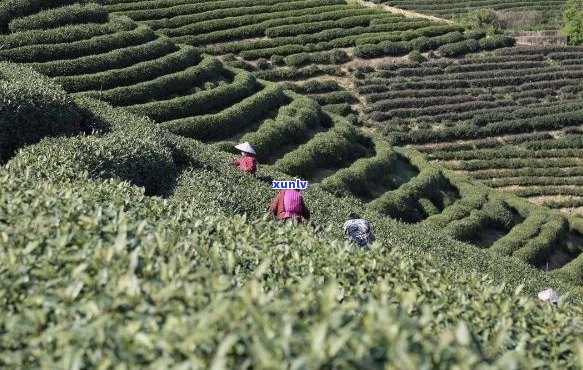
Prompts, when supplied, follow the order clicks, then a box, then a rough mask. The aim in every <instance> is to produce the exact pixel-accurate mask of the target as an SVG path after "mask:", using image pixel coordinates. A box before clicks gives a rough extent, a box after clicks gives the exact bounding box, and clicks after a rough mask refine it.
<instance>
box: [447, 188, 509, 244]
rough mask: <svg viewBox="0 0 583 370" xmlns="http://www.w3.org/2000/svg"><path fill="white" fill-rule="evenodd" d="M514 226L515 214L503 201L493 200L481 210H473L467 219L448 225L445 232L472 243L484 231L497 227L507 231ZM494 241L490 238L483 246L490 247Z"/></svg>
mask: <svg viewBox="0 0 583 370" xmlns="http://www.w3.org/2000/svg"><path fill="white" fill-rule="evenodd" d="M513 226H514V220H513V213H512V211H511V209H510V208H509V206H508V205H507V204H506V203H505V202H504V201H503V200H500V199H493V200H489V201H488V202H487V203H485V204H484V205H483V206H482V208H481V209H479V210H472V211H471V212H470V214H469V215H468V216H467V217H465V218H462V219H459V220H455V221H453V222H451V223H450V224H448V225H447V227H445V229H444V232H446V233H447V234H449V235H451V236H453V237H454V238H456V239H458V240H462V241H472V239H474V238H476V237H477V235H478V234H479V233H480V231H483V230H484V229H487V228H491V227H496V228H497V229H502V230H504V231H507V230H510V229H512V228H513ZM492 239H494V238H490V239H489V240H488V242H487V244H482V245H481V246H485V247H489V246H490V245H491V244H493V243H495V240H492ZM498 240H499V239H498Z"/></svg>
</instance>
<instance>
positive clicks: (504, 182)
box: [482, 173, 583, 188]
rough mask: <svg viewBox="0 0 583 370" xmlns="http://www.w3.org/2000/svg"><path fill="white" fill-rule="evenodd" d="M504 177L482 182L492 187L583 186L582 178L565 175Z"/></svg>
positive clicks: (529, 174)
mask: <svg viewBox="0 0 583 370" xmlns="http://www.w3.org/2000/svg"><path fill="white" fill-rule="evenodd" d="M516 176H517V177H504V178H500V179H492V180H486V181H482V183H483V184H485V185H487V186H489V187H492V188H499V187H508V186H548V185H574V186H576V185H581V184H583V178H582V177H567V176H566V175H564V174H563V176H562V177H538V176H535V175H533V174H531V173H528V174H526V175H525V176H523V177H518V175H516Z"/></svg>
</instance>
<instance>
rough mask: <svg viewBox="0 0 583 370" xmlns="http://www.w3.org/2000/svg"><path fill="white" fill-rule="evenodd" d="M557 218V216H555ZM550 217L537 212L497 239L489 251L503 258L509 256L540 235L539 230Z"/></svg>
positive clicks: (542, 212) (546, 213) (545, 213)
mask: <svg viewBox="0 0 583 370" xmlns="http://www.w3.org/2000/svg"><path fill="white" fill-rule="evenodd" d="M555 217H557V215H555ZM550 219H551V215H550V214H549V213H548V212H544V211H537V212H533V213H531V214H529V215H528V217H527V218H526V219H525V220H524V221H523V222H521V223H520V224H519V225H516V226H515V227H514V228H512V230H510V232H509V233H508V234H506V235H505V236H503V237H502V238H500V239H498V240H497V241H496V243H494V245H492V246H491V247H490V248H489V250H490V251H492V252H495V253H499V254H502V255H505V256H510V255H512V254H513V253H514V252H516V251H518V250H519V249H521V248H522V247H524V246H525V245H526V243H528V242H529V241H530V240H532V239H533V238H536V237H537V235H539V234H540V231H541V228H542V227H543V226H544V225H545V224H546V223H547V222H549V220H550Z"/></svg>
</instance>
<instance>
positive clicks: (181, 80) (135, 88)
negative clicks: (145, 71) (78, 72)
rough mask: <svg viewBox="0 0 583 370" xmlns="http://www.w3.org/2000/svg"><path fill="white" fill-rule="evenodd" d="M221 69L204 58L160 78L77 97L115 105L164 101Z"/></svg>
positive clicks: (212, 60)
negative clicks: (99, 100)
mask: <svg viewBox="0 0 583 370" xmlns="http://www.w3.org/2000/svg"><path fill="white" fill-rule="evenodd" d="M221 69H222V65H221V63H220V62H219V61H218V60H217V59H215V58H211V57H206V58H204V59H203V60H202V61H201V62H200V63H199V64H197V65H195V66H192V67H190V68H187V69H185V70H184V71H180V72H177V73H173V74H169V75H165V76H161V77H158V78H156V79H153V80H151V81H144V82H140V83H137V84H134V85H131V86H120V87H116V88H113V89H109V90H104V91H87V92H82V93H78V94H77V96H85V97H91V98H95V99H101V100H105V101H107V102H109V103H111V104H115V105H132V104H140V103H145V102H149V101H152V100H153V99H164V98H167V97H169V96H172V95H174V94H182V93H184V92H186V91H188V90H189V89H190V88H191V87H192V86H193V85H196V84H198V83H200V82H202V81H205V80H207V79H208V78H210V77H214V76H215V75H216V73H218V72H220V71H221Z"/></svg>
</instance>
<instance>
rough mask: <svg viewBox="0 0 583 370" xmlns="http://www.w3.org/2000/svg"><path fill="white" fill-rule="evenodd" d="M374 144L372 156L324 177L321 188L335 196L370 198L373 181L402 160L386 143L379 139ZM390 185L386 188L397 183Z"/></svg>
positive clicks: (390, 188)
mask: <svg viewBox="0 0 583 370" xmlns="http://www.w3.org/2000/svg"><path fill="white" fill-rule="evenodd" d="M375 144H376V145H375V150H376V155H375V156H374V157H371V158H361V159H358V160H357V161H356V162H354V163H353V164H352V165H351V166H350V167H348V168H344V169H341V170H339V171H338V172H336V173H335V174H334V175H332V176H329V177H327V178H325V179H324V180H322V182H321V183H320V185H321V186H322V188H323V189H324V190H326V191H329V192H331V193H332V194H335V195H337V196H350V195H353V196H357V197H361V198H372V197H373V196H372V194H371V189H372V186H373V185H374V184H375V182H379V181H380V180H381V178H382V177H383V176H386V175H387V173H388V172H391V170H392V169H393V168H394V167H395V165H396V164H397V162H399V161H403V160H404V159H403V158H402V157H400V156H399V155H398V154H397V153H396V152H394V151H393V150H392V149H391V148H390V147H389V146H388V145H387V144H386V143H384V142H382V141H379V142H376V143H375ZM391 185H393V186H391V187H388V188H387V190H393V189H394V188H395V187H396V186H397V185H398V184H391Z"/></svg>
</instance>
